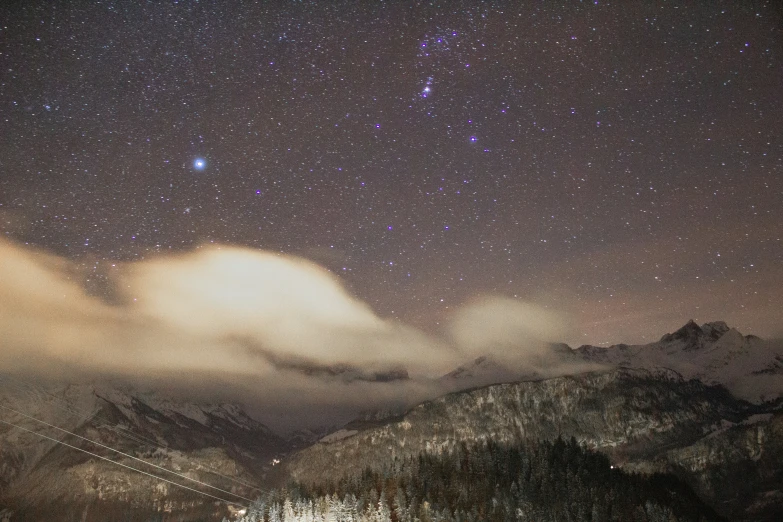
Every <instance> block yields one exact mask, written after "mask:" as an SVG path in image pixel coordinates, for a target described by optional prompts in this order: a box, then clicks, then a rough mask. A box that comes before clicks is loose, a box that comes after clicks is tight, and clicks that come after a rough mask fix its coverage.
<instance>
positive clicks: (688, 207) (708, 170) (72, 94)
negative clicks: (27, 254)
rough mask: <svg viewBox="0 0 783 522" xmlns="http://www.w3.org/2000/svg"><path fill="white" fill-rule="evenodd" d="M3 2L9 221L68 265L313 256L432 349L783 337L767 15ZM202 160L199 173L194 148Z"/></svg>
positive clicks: (767, 10)
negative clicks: (508, 316)
mask: <svg viewBox="0 0 783 522" xmlns="http://www.w3.org/2000/svg"><path fill="white" fill-rule="evenodd" d="M442 5H443V6H445V7H443V6H441V4H439V3H427V2H386V3H380V2H378V3H372V2H366V3H358V2H259V3H251V2H238V1H225V2H186V1H180V2H177V1H173V2H172V1H168V2H111V1H104V2H43V1H30V2H3V6H2V7H0V20H2V22H0V29H1V30H0V107H1V108H2V109H1V110H0V136H2V140H0V230H2V233H3V234H4V236H5V237H6V239H8V240H9V241H12V242H14V243H16V244H19V245H26V246H29V247H37V248H42V249H45V250H47V251H49V252H51V253H54V254H56V255H58V256H63V257H66V258H68V259H70V260H72V261H74V262H75V263H76V264H77V265H78V266H79V267H80V268H81V270H80V272H79V273H78V274H76V275H74V277H75V278H77V279H79V280H80V282H81V283H83V284H84V285H85V286H86V287H87V289H88V290H89V291H90V292H92V293H93V294H94V295H98V296H101V297H103V298H105V299H106V300H108V301H111V299H112V292H111V285H110V283H109V282H110V281H111V264H110V263H108V261H109V260H116V261H137V260H142V259H153V258H156V257H159V256H162V255H168V254H169V253H176V252H188V251H193V250H195V249H198V248H200V247H201V246H202V245H205V244H210V243H219V244H229V245H242V246H248V247H252V248H256V249H262V250H268V251H273V252H284V253H286V254H292V255H296V256H302V257H305V258H307V259H310V260H313V261H315V262H317V263H319V264H320V265H322V266H324V267H326V268H328V269H329V270H330V271H332V272H333V273H335V274H337V275H338V277H339V278H340V279H341V280H342V281H343V283H344V284H345V286H346V287H347V288H348V289H349V291H350V292H351V293H352V294H353V295H355V296H356V297H357V298H358V299H360V300H363V301H365V302H366V303H368V304H369V305H370V306H371V307H372V308H373V310H375V312H376V313H377V314H378V315H379V316H381V317H383V318H397V319H398V320H399V321H401V322H402V323H405V324H409V325H412V326H414V327H416V328H420V329H422V330H424V331H426V332H431V333H437V332H438V330H439V328H440V327H441V325H442V323H443V322H444V321H445V320H447V318H448V316H449V314H450V312H451V311H453V310H454V309H455V308H457V307H459V306H461V305H463V304H465V303H469V302H471V300H472V299H475V298H476V296H480V295H497V296H505V297H509V298H517V299H520V300H524V301H525V302H532V303H536V304H538V305H540V306H544V307H547V308H550V309H552V310H556V311H558V312H562V313H564V314H565V315H566V316H567V317H569V321H570V322H571V325H572V326H573V335H572V336H571V337H570V338H568V339H562V340H564V341H567V342H569V343H571V344H572V345H578V344H582V343H592V344H599V343H608V342H641V341H650V340H654V339H657V338H658V337H660V335H662V334H663V333H665V332H669V331H673V330H674V329H676V328H678V327H679V326H680V325H682V324H684V323H685V322H686V321H687V320H688V319H689V318H694V319H696V320H697V321H707V320H716V319H723V320H726V321H728V322H729V323H730V324H731V325H733V326H736V327H738V328H739V329H740V330H741V331H743V333H755V334H757V335H762V336H773V335H780V334H781V332H783V329H782V328H781V324H782V323H781V316H782V314H781V310H783V268H782V267H783V244H782V243H781V236H783V220H781V218H780V216H781V215H782V214H781V212H783V177H782V176H783V138H781V136H782V135H783V132H782V131H783V128H782V127H783V103H781V99H783V68H782V67H781V66H782V65H783V61H782V60H781V58H782V57H783V30H782V29H781V28H782V24H781V21H782V20H783V8H782V7H781V5H780V4H779V3H778V2H750V1H748V2H733V1H726V2H720V1H709V2H706V1H705V2H693V1H687V2H646V1H643V2H637V1H627V2H617V3H612V2H605V1H597V2H579V3H577V2H573V3H566V6H565V7H563V6H560V5H553V4H550V3H544V2H475V1H472V2H446V3H443V4H442ZM199 159H201V160H203V162H204V165H200V166H202V167H203V168H199V167H200V166H197V165H196V161H197V160H199Z"/></svg>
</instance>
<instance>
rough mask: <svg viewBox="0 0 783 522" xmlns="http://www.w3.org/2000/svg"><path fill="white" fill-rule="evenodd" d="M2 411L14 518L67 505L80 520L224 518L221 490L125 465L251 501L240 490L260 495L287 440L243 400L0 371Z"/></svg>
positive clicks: (3, 492) (1, 461)
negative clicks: (215, 400) (183, 397)
mask: <svg viewBox="0 0 783 522" xmlns="http://www.w3.org/2000/svg"><path fill="white" fill-rule="evenodd" d="M0 420H1V421H3V422H2V423H0V512H2V511H3V509H4V508H5V510H6V513H14V515H13V517H11V520H14V521H16V520H42V519H44V518H48V517H50V515H51V514H52V513H62V512H63V510H65V511H64V512H67V513H69V514H73V517H74V520H107V519H111V518H113V516H114V515H115V514H117V513H124V515H123V517H125V516H126V515H125V513H131V514H134V513H135V515H134V516H136V517H137V519H138V520H147V519H148V517H149V516H151V515H152V514H157V513H160V512H166V511H169V512H170V511H175V512H179V513H185V514H187V513H190V514H191V515H192V516H193V517H199V516H215V517H217V519H218V520H219V519H220V516H219V515H220V514H221V513H222V512H223V511H225V510H226V508H225V505H224V504H223V503H220V502H218V503H217V504H215V502H213V501H216V499H214V498H212V499H211V498H209V497H205V496H203V495H200V494H198V493H196V492H193V491H189V490H187V489H183V488H179V487H177V486H176V485H174V484H171V483H167V482H162V481H160V480H157V479H156V478H154V477H151V476H148V475H143V474H141V473H137V472H134V471H132V470H129V469H128V468H127V467H122V466H130V467H133V468H137V469H139V470H142V471H144V472H147V473H150V474H152V475H155V476H158V477H163V478H164V479H168V480H170V481H172V482H176V483H179V484H183V485H186V486H187V487H190V488H193V489H196V490H198V491H201V492H204V493H207V494H209V495H212V496H214V497H218V498H221V499H225V500H229V501H234V502H237V503H239V504H247V502H245V501H244V500H243V497H244V498H245V499H252V498H255V496H256V495H257V494H258V491H259V490H258V489H257V487H255V486H254V484H258V483H259V481H261V480H263V479H264V478H265V477H266V476H268V475H269V473H270V472H272V471H273V469H272V459H273V458H275V457H276V456H278V455H279V453H280V452H281V451H283V450H284V448H285V442H284V441H283V440H282V439H280V438H279V437H277V436H276V435H274V434H273V433H272V432H271V431H270V430H269V429H268V428H266V427H265V426H264V425H262V424H261V423H259V422H258V421H256V420H254V419H252V418H251V417H249V416H248V415H247V414H246V413H245V412H244V411H243V409H242V408H241V407H240V406H238V405H235V404H208V403H203V402H186V401H177V400H171V399H168V398H162V397H160V396H158V395H156V394H154V393H141V392H138V391H136V390H133V389H130V388H127V387H112V386H106V385H52V384H48V385H38V384H31V383H29V382H26V381H22V380H19V379H17V378H12V377H10V376H3V377H2V379H0ZM40 421H44V422H40ZM8 423H10V424H13V425H15V426H12V425H10V424H8ZM55 427H57V428H60V429H56V428H55ZM26 430H27V431H26ZM32 432H35V433H32ZM36 434H40V435H44V436H45V437H48V438H44V437H41V436H40V435H36ZM53 439H54V440H53ZM55 440H58V441H62V442H64V443H66V444H69V445H71V446H73V447H76V448H81V449H84V450H87V451H90V452H92V453H93V454H94V455H90V454H87V453H83V452H80V451H77V450H76V449H74V448H73V447H67V446H64V445H61V444H59V443H58V442H55ZM96 443H97V444H96ZM109 448H112V449H113V450H117V451H112V449H109ZM118 452H122V454H120V453H118ZM101 457H102V458H101ZM104 459H108V460H104ZM109 460H111V461H112V462H109ZM121 465H122V466H121ZM153 465H154V466H153ZM166 470H170V471H166ZM172 472H173V473H172ZM187 479H192V480H187ZM200 482H201V483H203V484H201V483H200ZM206 484H208V485H210V486H212V487H207V486H206ZM205 501H206V502H205ZM69 516H70V515H69ZM128 516H131V515H128ZM183 516H185V515H183ZM57 519H58V520H65V518H57ZM123 519H124V520H131V519H136V518H133V517H131V518H123ZM182 520H188V518H187V517H186V516H185V518H183V519H182Z"/></svg>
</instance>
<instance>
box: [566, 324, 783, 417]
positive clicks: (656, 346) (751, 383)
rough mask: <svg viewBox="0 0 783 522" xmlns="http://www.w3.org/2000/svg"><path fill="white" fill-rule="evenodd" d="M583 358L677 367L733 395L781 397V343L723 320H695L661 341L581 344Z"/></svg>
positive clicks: (624, 364)
mask: <svg viewBox="0 0 783 522" xmlns="http://www.w3.org/2000/svg"><path fill="white" fill-rule="evenodd" d="M575 352H576V353H577V354H578V355H579V356H580V357H581V358H582V359H583V360H584V361H586V362H592V363H598V364H605V365H610V366H614V367H627V368H648V369H649V368H656V367H664V368H670V369H672V370H675V371H676V372H678V373H680V374H681V375H683V376H684V377H685V378H688V379H699V380H701V381H702V382H704V383H707V384H722V385H723V386H726V387H727V388H728V389H729V390H730V391H731V392H732V393H733V394H734V395H735V396H737V397H739V398H743V399H746V400H750V401H752V402H762V401H767V400H775V399H777V398H779V397H781V395H783V343H781V342H780V341H767V340H764V339H761V338H759V337H756V336H754V335H742V334H741V333H740V332H739V331H737V330H736V329H734V328H730V327H729V326H728V325H727V324H726V323H724V322H722V321H716V322H712V323H705V324H703V325H702V326H699V325H697V324H696V323H695V322H693V321H688V323H687V324H686V325H685V326H683V327H682V328H680V329H679V330H677V331H676V332H674V333H670V334H666V335H664V336H663V337H661V339H660V340H659V341H658V342H655V343H650V344H645V345H625V344H619V345H614V346H610V347H598V346H589V345H585V346H581V347H579V348H577V349H576V351H575Z"/></svg>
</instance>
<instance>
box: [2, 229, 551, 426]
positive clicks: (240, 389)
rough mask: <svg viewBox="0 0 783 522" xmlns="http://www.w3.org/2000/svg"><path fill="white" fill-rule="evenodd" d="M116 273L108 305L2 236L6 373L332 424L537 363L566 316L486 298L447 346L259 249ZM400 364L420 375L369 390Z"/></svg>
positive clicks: (315, 270)
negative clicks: (233, 404)
mask: <svg viewBox="0 0 783 522" xmlns="http://www.w3.org/2000/svg"><path fill="white" fill-rule="evenodd" d="M114 266H115V268H114V269H113V270H112V271H111V281H110V285H111V286H113V292H112V298H111V302H108V301H105V300H102V299H100V298H99V297H96V296H93V295H90V294H89V293H88V292H87V291H86V290H85V288H84V286H83V285H82V284H80V283H79V282H78V281H79V280H80V277H79V274H78V270H77V266H76V264H74V263H72V262H70V261H68V260H66V259H63V258H60V257H57V256H53V255H50V254H46V253H44V252H40V251H36V250H33V249H29V248H26V247H22V246H20V245H16V244H12V243H9V242H3V241H0V371H6V372H9V371H11V372H19V371H24V372H28V373H30V372H32V373H35V374H38V375H42V376H46V377H52V376H56V377H64V376H65V377H69V378H72V377H73V376H74V374H80V375H79V376H80V377H85V376H86V377H90V378H99V377H101V376H103V377H106V376H111V377H113V378H116V377H122V378H131V379H133V380H136V381H144V382H147V383H157V384H158V385H160V384H162V383H165V384H166V385H167V386H168V387H172V386H173V387H177V386H179V388H180V389H187V390H191V391H194V390H195V392H196V393H198V394H200V395H201V396H205V397H206V396H210V395H213V394H218V395H219V396H223V397H224V398H229V399H241V400H242V401H244V402H246V403H249V404H250V405H251V406H254V409H255V411H257V412H263V411H266V412H267V413H268V414H271V413H273V412H278V413H279V415H281V416H282V415H284V414H285V413H286V412H287V413H288V414H289V415H291V412H292V411H296V412H298V414H297V415H293V416H292V417H297V416H301V415H302V414H303V415H307V416H313V415H316V413H319V414H320V415H321V416H322V417H324V418H327V417H328V415H329V414H328V411H332V412H336V411H349V410H352V411H355V410H356V409H362V408H368V407H380V406H383V405H388V404H395V403H396V404H411V403H413V402H416V401H420V400H423V399H426V398H429V397H432V396H434V395H436V394H437V393H439V388H438V384H437V380H436V379H435V378H436V377H438V376H440V375H442V374H443V373H445V372H447V371H450V370H452V369H453V368H455V367H456V366H457V365H459V364H462V363H464V362H465V361H466V360H468V359H470V358H472V357H475V356H477V355H487V354H490V355H497V356H498V357H502V358H504V360H507V361H511V360H514V359H516V360H518V361H523V362H524V361H525V360H526V358H525V357H526V354H527V355H529V354H530V353H535V352H537V351H538V350H540V346H541V345H542V340H550V339H553V338H557V335H558V332H559V328H558V324H559V323H560V319H559V318H558V317H557V316H556V315H555V314H553V313H550V312H547V311H544V310H541V309H539V308H537V307H535V306H533V305H530V304H524V303H521V302H519V301H513V300H501V299H492V298H487V299H483V300H480V301H476V302H474V303H472V304H471V305H469V306H467V307H466V308H464V309H462V310H458V311H457V313H456V314H455V316H454V317H453V318H452V322H451V328H450V330H449V336H448V337H446V338H443V339H439V338H434V337H432V336H428V335H425V334H424V333H422V332H421V331H419V330H416V329H414V328H411V327H409V326H406V325H404V324H400V323H398V322H396V321H389V320H384V319H382V318H380V317H378V316H377V315H376V314H375V313H374V312H373V311H372V309H371V308H370V307H369V306H368V305H367V304H365V303H363V302H361V301H359V300H358V299H356V298H354V297H353V296H351V295H350V294H349V293H348V292H347V291H346V290H345V288H344V287H343V286H342V285H341V284H340V281H339V280H338V279H337V278H336V277H335V276H334V275H333V274H332V273H330V272H329V271H327V270H326V269H324V268H322V267H320V266H318V265H316V264H314V263H312V262H309V261H306V260H303V259H300V258H294V257H289V256H283V255H279V254H275V253H269V252H263V251H258V250H251V249H247V248H234V247H215V246H211V247H205V248H201V249H197V250H196V251H194V252H191V253H188V254H183V255H177V256H162V257H159V258H157V259H153V260H149V261H142V262H136V263H128V264H121V263H115V264H114ZM526 350H527V351H526ZM399 368H404V369H406V370H407V371H408V372H410V376H411V378H410V379H407V380H403V381H397V382H367V381H368V380H370V381H371V380H372V377H373V376H374V375H376V374H377V373H378V372H385V371H389V370H394V369H399ZM333 370H334V371H333ZM346 376H348V377H346ZM227 395H228V396H229V397H226V396H227ZM302 412H304V413H302ZM298 422H300V423H301V422H303V421H301V419H300V420H299V421H298ZM294 423H295V422H294ZM283 424H285V422H283Z"/></svg>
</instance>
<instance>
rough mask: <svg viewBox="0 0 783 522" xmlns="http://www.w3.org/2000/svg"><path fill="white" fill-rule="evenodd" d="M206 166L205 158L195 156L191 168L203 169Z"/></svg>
mask: <svg viewBox="0 0 783 522" xmlns="http://www.w3.org/2000/svg"><path fill="white" fill-rule="evenodd" d="M206 167H207V160H205V159H204V158H196V159H194V160H193V168H194V169H196V170H204V169H205V168H206Z"/></svg>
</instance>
